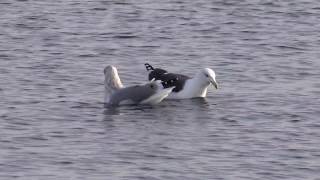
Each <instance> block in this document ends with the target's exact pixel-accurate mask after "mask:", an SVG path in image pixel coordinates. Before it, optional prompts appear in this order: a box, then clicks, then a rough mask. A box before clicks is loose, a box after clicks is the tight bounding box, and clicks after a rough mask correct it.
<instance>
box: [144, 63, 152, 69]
mask: <svg viewBox="0 0 320 180" xmlns="http://www.w3.org/2000/svg"><path fill="white" fill-rule="evenodd" d="M144 65H145V66H146V69H147V71H151V70H152V71H153V70H154V68H153V67H152V66H151V65H150V64H149V63H145V64H144Z"/></svg>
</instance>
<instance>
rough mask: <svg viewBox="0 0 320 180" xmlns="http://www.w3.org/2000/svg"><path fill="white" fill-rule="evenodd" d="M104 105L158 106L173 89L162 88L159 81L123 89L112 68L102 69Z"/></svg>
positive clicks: (116, 73)
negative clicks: (103, 76)
mask: <svg viewBox="0 0 320 180" xmlns="http://www.w3.org/2000/svg"><path fill="white" fill-rule="evenodd" d="M104 75H105V80H104V84H105V103H107V104H109V105H115V106H117V105H122V104H158V103H160V102H161V101H162V100H163V99H164V98H166V97H167V96H168V95H169V94H170V93H171V92H172V90H173V88H174V87H168V88H164V87H163V86H162V85H161V82H160V81H154V80H152V81H151V82H148V83H146V84H144V85H136V86H131V87H124V86H123V85H122V82H121V80H120V77H119V75H118V71H117V69H116V68H115V67H114V66H107V67H106V68H105V69H104Z"/></svg>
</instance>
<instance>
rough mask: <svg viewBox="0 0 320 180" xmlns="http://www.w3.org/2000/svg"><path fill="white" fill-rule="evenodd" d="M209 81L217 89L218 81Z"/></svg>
mask: <svg viewBox="0 0 320 180" xmlns="http://www.w3.org/2000/svg"><path fill="white" fill-rule="evenodd" d="M210 82H211V84H212V85H213V86H214V87H215V88H216V89H218V83H217V81H216V80H215V79H212V80H210Z"/></svg>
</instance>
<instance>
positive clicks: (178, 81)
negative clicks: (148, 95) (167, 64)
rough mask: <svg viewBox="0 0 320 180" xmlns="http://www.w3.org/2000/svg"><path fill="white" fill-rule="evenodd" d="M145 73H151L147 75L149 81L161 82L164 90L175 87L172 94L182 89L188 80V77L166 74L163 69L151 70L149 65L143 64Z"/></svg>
mask: <svg viewBox="0 0 320 180" xmlns="http://www.w3.org/2000/svg"><path fill="white" fill-rule="evenodd" d="M145 66H146V69H147V71H151V72H150V73H149V80H152V79H155V80H160V81H162V85H163V87H164V88H169V87H173V86H175V88H174V89H173V90H172V91H173V92H179V91H181V90H182V89H183V86H184V85H185V83H186V81H187V80H188V79H190V77H188V76H185V75H182V74H174V73H168V72H167V71H166V70H164V69H160V68H153V67H152V66H151V65H150V64H148V63H146V64H145Z"/></svg>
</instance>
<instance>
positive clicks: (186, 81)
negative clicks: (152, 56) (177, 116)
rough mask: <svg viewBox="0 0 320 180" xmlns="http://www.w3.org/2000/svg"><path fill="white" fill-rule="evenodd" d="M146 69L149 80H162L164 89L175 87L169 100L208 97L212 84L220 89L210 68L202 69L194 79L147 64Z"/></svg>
mask: <svg viewBox="0 0 320 180" xmlns="http://www.w3.org/2000/svg"><path fill="white" fill-rule="evenodd" d="M145 67H146V69H147V71H150V73H149V80H150V79H155V80H160V81H161V82H162V85H163V87H164V88H169V87H175V88H174V89H173V90H172V93H171V94H170V95H169V96H168V99H188V98H196V97H206V95H207V89H208V87H209V86H210V84H212V85H213V86H214V87H215V88H216V89H218V83H217V81H216V74H215V72H214V71H213V70H212V69H210V68H204V69H201V70H200V71H199V72H198V73H197V74H196V75H195V76H194V77H192V78H191V77H189V76H186V75H182V74H175V73H168V72H167V71H166V70H164V69H160V68H153V67H152V66H151V65H150V64H148V63H146V64H145Z"/></svg>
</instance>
